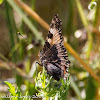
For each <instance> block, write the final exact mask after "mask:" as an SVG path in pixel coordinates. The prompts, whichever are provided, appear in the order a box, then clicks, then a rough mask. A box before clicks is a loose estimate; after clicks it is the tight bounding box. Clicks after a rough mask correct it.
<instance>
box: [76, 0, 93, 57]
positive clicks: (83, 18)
mask: <svg viewBox="0 0 100 100" xmlns="http://www.w3.org/2000/svg"><path fill="white" fill-rule="evenodd" d="M75 1H76V4H77V8H78V10H79V14H80V17H81V21H82V23H83V25H84V27H85V29H86V30H87V33H88V50H87V58H88V57H89V56H90V51H91V49H92V34H91V33H90V31H89V30H88V25H89V23H88V20H87V18H86V15H85V14H84V10H83V8H82V6H81V3H80V1H79V0H75Z"/></svg>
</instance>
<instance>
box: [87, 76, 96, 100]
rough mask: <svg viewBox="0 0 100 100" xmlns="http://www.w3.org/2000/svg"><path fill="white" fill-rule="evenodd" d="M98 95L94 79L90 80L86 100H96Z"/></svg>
mask: <svg viewBox="0 0 100 100" xmlns="http://www.w3.org/2000/svg"><path fill="white" fill-rule="evenodd" d="M95 93H96V87H95V85H94V83H93V80H92V78H91V77H90V79H89V80H88V84H87V88H86V99H85V100H94V97H95V95H96V94H95Z"/></svg>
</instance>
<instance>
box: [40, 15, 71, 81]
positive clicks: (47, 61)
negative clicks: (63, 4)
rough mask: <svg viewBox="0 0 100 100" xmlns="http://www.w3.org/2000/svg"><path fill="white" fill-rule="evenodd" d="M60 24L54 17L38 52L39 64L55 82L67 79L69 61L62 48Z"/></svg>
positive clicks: (56, 16)
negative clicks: (41, 48) (42, 45)
mask: <svg viewBox="0 0 100 100" xmlns="http://www.w3.org/2000/svg"><path fill="white" fill-rule="evenodd" d="M61 25H62V22H61V20H60V19H59V18H58V15H55V16H54V18H53V19H52V21H51V24H50V29H49V32H48V36H47V38H46V42H45V44H44V48H43V50H42V51H40V55H39V56H40V62H41V64H42V66H44V67H45V68H46V70H47V73H48V74H49V75H51V76H52V77H53V78H54V79H55V80H58V81H59V80H60V78H61V77H62V78H64V79H66V78H67V75H68V68H69V65H70V61H69V60H68V56H67V51H66V48H65V47H64V43H63V40H64V39H63V36H62V30H61Z"/></svg>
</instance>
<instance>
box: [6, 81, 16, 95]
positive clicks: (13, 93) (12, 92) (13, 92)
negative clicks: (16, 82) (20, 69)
mask: <svg viewBox="0 0 100 100" xmlns="http://www.w3.org/2000/svg"><path fill="white" fill-rule="evenodd" d="M4 82H5V83H6V84H7V85H8V87H9V89H8V90H9V92H10V93H11V95H12V96H16V91H15V87H14V86H13V85H12V84H11V83H9V82H7V81H4Z"/></svg>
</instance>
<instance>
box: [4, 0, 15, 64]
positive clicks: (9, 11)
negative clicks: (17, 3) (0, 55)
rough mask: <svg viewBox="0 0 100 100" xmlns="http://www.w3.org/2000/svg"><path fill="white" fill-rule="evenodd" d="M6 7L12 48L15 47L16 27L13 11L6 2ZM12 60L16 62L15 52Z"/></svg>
mask: <svg viewBox="0 0 100 100" xmlns="http://www.w3.org/2000/svg"><path fill="white" fill-rule="evenodd" d="M4 2H5V7H6V16H7V24H8V30H9V37H10V44H11V48H13V47H14V46H15V40H14V33H16V30H15V25H14V18H13V11H12V9H11V8H10V6H9V4H8V3H7V1H6V0H5V1H4ZM12 60H13V61H14V62H15V61H16V54H15V52H14V53H13V55H12Z"/></svg>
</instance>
